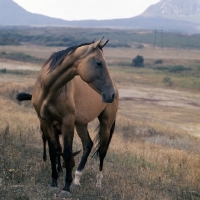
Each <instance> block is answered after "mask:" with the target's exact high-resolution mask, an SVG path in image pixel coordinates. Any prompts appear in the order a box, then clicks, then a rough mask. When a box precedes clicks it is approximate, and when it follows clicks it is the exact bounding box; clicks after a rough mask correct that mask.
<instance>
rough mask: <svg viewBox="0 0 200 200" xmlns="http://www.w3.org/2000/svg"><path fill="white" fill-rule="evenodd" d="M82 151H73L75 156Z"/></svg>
mask: <svg viewBox="0 0 200 200" xmlns="http://www.w3.org/2000/svg"><path fill="white" fill-rule="evenodd" d="M80 152H81V150H79V151H76V152H73V153H72V155H73V157H75V156H76V155H78V154H79V153H80Z"/></svg>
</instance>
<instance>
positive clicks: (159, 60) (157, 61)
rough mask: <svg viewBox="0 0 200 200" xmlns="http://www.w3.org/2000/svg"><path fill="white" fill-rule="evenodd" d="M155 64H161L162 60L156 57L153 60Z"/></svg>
mask: <svg viewBox="0 0 200 200" xmlns="http://www.w3.org/2000/svg"><path fill="white" fill-rule="evenodd" d="M154 63H155V64H162V63H163V61H162V59H157V60H155V62H154Z"/></svg>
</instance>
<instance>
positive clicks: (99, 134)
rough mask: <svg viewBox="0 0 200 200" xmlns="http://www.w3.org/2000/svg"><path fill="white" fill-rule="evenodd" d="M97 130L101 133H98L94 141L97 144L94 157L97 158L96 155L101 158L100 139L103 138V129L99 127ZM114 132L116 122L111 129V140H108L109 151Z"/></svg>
mask: <svg viewBox="0 0 200 200" xmlns="http://www.w3.org/2000/svg"><path fill="white" fill-rule="evenodd" d="M97 129H99V131H98V134H97V136H96V137H95V139H94V142H97V146H96V147H95V150H94V153H93V156H95V155H97V156H99V148H100V137H101V129H100V126H98V127H97ZM114 130H115V121H114V123H113V125H112V127H111V129H110V137H109V140H108V143H107V149H108V147H109V144H110V141H111V139H112V136H113V133H114Z"/></svg>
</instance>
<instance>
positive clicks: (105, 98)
mask: <svg viewBox="0 0 200 200" xmlns="http://www.w3.org/2000/svg"><path fill="white" fill-rule="evenodd" d="M101 96H102V101H103V102H105V103H112V102H113V101H114V99H115V96H116V93H111V94H105V93H102V95H101Z"/></svg>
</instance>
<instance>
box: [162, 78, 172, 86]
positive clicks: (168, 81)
mask: <svg viewBox="0 0 200 200" xmlns="http://www.w3.org/2000/svg"><path fill="white" fill-rule="evenodd" d="M162 82H163V83H164V84H165V85H167V86H172V85H173V83H172V81H171V78H170V77H164V78H163V81H162Z"/></svg>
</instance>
